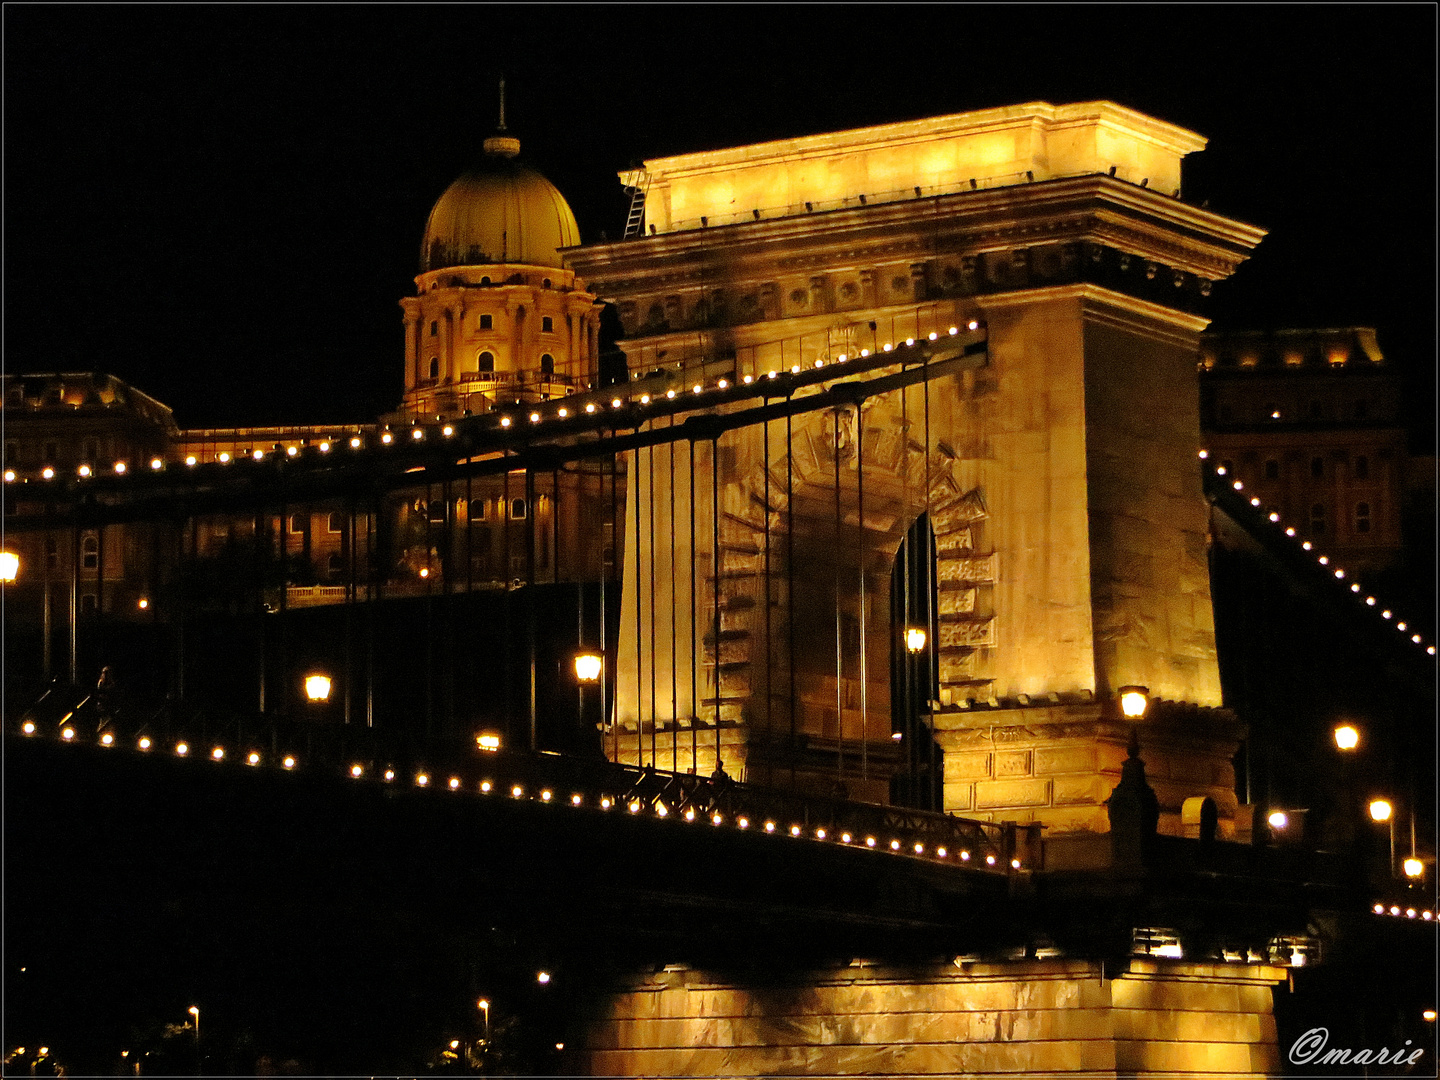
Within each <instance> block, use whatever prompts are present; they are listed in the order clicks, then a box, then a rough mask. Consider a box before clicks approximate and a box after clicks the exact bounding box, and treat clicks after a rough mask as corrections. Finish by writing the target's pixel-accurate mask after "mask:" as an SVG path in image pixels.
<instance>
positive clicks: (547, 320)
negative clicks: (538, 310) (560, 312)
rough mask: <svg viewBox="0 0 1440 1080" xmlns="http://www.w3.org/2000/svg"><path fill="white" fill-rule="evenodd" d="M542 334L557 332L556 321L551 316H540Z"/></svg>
mask: <svg viewBox="0 0 1440 1080" xmlns="http://www.w3.org/2000/svg"><path fill="white" fill-rule="evenodd" d="M540 332H541V333H542V334H553V333H554V332H555V320H554V319H552V318H551V317H550V316H549V315H541V316H540Z"/></svg>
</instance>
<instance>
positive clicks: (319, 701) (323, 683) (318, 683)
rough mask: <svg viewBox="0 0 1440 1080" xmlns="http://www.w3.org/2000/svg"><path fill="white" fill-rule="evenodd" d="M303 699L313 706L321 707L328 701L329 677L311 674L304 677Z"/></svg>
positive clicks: (317, 673) (318, 673)
mask: <svg viewBox="0 0 1440 1080" xmlns="http://www.w3.org/2000/svg"><path fill="white" fill-rule="evenodd" d="M305 697H306V698H308V699H309V700H310V701H311V702H312V703H313V704H316V705H323V704H324V703H325V702H327V701H329V700H330V676H329V675H322V674H321V673H320V672H318V671H317V672H311V673H310V674H309V675H306V676H305Z"/></svg>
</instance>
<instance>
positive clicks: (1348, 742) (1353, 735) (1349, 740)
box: [1335, 724, 1360, 750]
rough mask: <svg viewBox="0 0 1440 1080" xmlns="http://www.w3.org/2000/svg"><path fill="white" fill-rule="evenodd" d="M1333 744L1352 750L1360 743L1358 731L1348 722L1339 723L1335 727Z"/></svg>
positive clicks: (1342, 748)
mask: <svg viewBox="0 0 1440 1080" xmlns="http://www.w3.org/2000/svg"><path fill="white" fill-rule="evenodd" d="M1335 745H1336V746H1337V747H1339V748H1340V749H1341V750H1354V749H1355V748H1356V747H1357V746H1359V745H1360V732H1359V731H1357V730H1356V729H1355V728H1354V727H1353V726H1351V725H1350V724H1341V725H1340V726H1339V727H1337V728H1336V729H1335Z"/></svg>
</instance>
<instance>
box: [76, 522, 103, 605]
mask: <svg viewBox="0 0 1440 1080" xmlns="http://www.w3.org/2000/svg"><path fill="white" fill-rule="evenodd" d="M80 565H81V566H83V567H84V568H85V569H86V570H94V569H96V568H98V567H99V565H100V540H99V538H98V537H94V536H87V537H85V539H84V540H82V541H81V542H80ZM92 600H93V598H92Z"/></svg>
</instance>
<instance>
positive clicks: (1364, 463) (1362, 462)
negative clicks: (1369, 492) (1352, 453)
mask: <svg viewBox="0 0 1440 1080" xmlns="http://www.w3.org/2000/svg"><path fill="white" fill-rule="evenodd" d="M1355 479H1356V480H1369V479H1370V459H1369V458H1368V457H1366V456H1365V455H1364V454H1361V455H1360V456H1359V457H1357V458H1356V459H1355Z"/></svg>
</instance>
